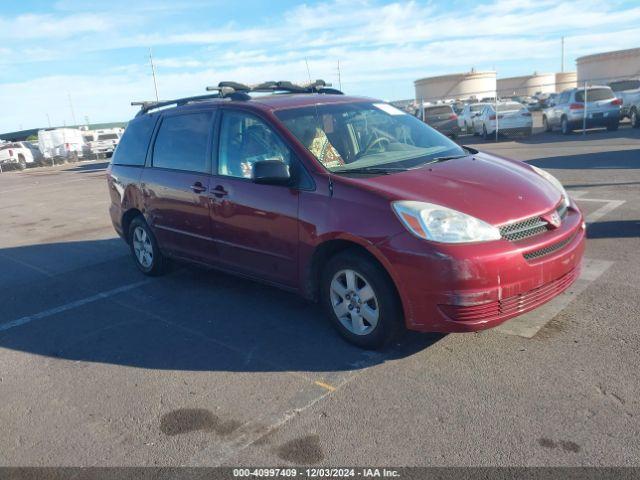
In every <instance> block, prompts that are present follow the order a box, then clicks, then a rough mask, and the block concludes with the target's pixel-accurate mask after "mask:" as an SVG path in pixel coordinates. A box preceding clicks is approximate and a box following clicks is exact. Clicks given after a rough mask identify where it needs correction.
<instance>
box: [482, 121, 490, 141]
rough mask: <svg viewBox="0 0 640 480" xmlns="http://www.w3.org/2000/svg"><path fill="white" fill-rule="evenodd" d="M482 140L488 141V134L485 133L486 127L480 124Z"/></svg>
mask: <svg viewBox="0 0 640 480" xmlns="http://www.w3.org/2000/svg"><path fill="white" fill-rule="evenodd" d="M482 139H483V140H489V134H488V133H487V126H486V125H485V124H482Z"/></svg>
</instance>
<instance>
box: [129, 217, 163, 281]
mask: <svg viewBox="0 0 640 480" xmlns="http://www.w3.org/2000/svg"><path fill="white" fill-rule="evenodd" d="M128 240H129V247H130V249H131V255H132V256H133V260H134V262H135V263H136V266H137V267H138V269H139V270H140V271H141V272H142V273H144V274H145V275H149V276H152V277H155V276H158V275H162V274H163V273H164V271H165V267H166V263H167V262H166V259H165V257H164V255H162V252H161V251H160V248H159V247H158V241H157V240H156V237H155V235H154V234H153V232H152V231H151V229H150V228H149V225H147V222H146V221H145V220H144V217H142V216H137V217H136V218H134V219H133V220H132V221H131V225H129V236H128Z"/></svg>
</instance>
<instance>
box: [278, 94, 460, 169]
mask: <svg viewBox="0 0 640 480" xmlns="http://www.w3.org/2000/svg"><path fill="white" fill-rule="evenodd" d="M275 113H276V115H277V117H278V118H279V119H280V120H281V121H282V122H283V124H284V125H285V127H286V128H287V129H288V130H289V131H290V132H291V133H292V134H293V135H294V136H295V137H296V138H297V139H298V140H299V141H300V142H301V143H302V145H304V146H305V148H306V149H307V150H309V152H311V153H312V154H313V155H314V156H315V157H316V158H317V159H318V161H319V162H320V163H321V164H322V165H323V166H324V167H325V168H326V169H327V170H329V171H332V172H348V171H349V170H356V169H376V170H377V169H387V170H397V169H405V168H412V167H417V166H419V165H422V164H424V163H428V162H431V161H437V160H438V159H441V158H443V157H457V156H464V155H465V154H466V153H465V151H464V150H463V149H462V148H461V147H460V146H458V145H457V144H456V143H454V142H452V141H451V140H449V139H448V138H447V137H445V136H444V135H442V134H440V133H438V132H436V131H435V130H433V129H432V128H431V127H429V126H427V125H426V124H425V123H423V122H421V121H420V120H418V119H416V118H415V117H413V116H411V115H408V114H406V113H405V112H403V111H402V110H399V109H397V108H395V107H392V106H391V105H388V104H386V103H368V102H367V103H365V102H362V103H360V102H358V103H347V104H331V105H316V106H312V107H304V108H295V109H290V110H281V111H278V112H275Z"/></svg>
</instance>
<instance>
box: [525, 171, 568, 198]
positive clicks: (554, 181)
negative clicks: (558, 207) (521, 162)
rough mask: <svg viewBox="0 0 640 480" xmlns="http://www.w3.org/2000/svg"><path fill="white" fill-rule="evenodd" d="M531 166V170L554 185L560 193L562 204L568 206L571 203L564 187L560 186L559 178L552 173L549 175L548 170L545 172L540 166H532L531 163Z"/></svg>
mask: <svg viewBox="0 0 640 480" xmlns="http://www.w3.org/2000/svg"><path fill="white" fill-rule="evenodd" d="M531 168H533V170H534V171H535V172H536V173H537V174H538V175H540V176H541V177H542V178H544V179H545V180H547V181H548V182H549V183H550V184H551V185H553V186H554V187H556V189H557V190H558V191H559V192H560V194H561V195H562V204H563V205H564V207H565V208H569V204H570V203H571V202H570V200H569V195H568V194H567V191H566V190H565V189H564V187H563V186H562V183H560V180H558V179H557V178H556V177H554V176H553V175H551V174H550V173H549V172H547V171H546V170H543V169H541V168H538V167H534V166H533V165H531Z"/></svg>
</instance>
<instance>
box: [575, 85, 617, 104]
mask: <svg viewBox="0 0 640 480" xmlns="http://www.w3.org/2000/svg"><path fill="white" fill-rule="evenodd" d="M610 98H613V92H612V91H611V89H610V88H587V102H597V101H599V100H609V99H610ZM576 102H584V89H582V90H578V91H577V92H576Z"/></svg>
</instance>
